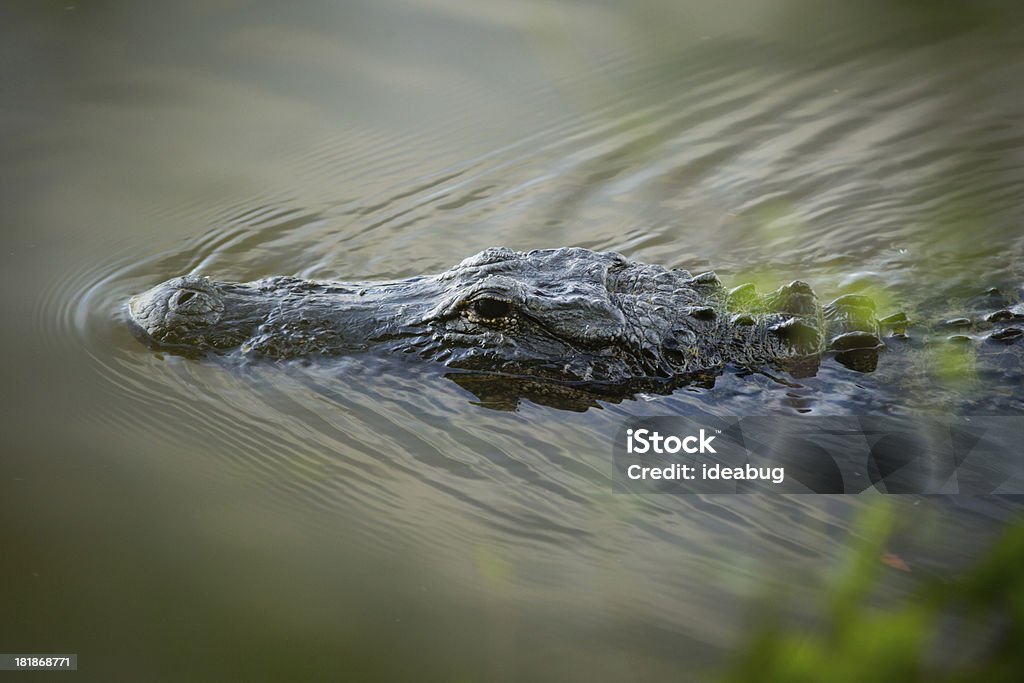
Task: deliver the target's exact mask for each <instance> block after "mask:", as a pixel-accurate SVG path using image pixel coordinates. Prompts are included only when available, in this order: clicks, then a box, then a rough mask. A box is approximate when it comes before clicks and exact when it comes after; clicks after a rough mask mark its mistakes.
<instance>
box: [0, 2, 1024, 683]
mask: <svg viewBox="0 0 1024 683" xmlns="http://www.w3.org/2000/svg"><path fill="white" fill-rule="evenodd" d="M65 4H66V5H67V6H68V7H69V9H65V8H64V7H63V6H62V4H61V3H55V4H52V3H32V4H28V3H26V4H25V5H24V6H22V5H14V6H7V7H5V8H4V9H3V10H0V16H2V17H3V18H4V21H2V22H0V25H3V26H5V27H7V30H5V31H3V35H4V41H3V43H2V44H3V45H4V47H3V48H2V50H3V54H4V55H5V57H6V58H5V59H0V76H2V77H3V82H4V83H5V84H6V85H7V90H6V92H5V94H4V96H3V100H2V107H0V126H2V130H3V132H4V134H5V135H4V137H5V138H6V139H7V140H8V141H9V143H5V154H4V156H3V159H2V160H0V178H2V179H3V182H2V183H0V207H2V208H0V217H2V219H3V222H4V225H5V228H6V232H5V240H4V244H3V247H4V248H3V250H2V253H0V259H2V263H3V267H2V270H0V278H2V279H3V284H4V291H3V294H2V295H0V297H2V298H0V300H2V301H3V306H4V312H5V314H6V316H7V317H8V318H9V319H10V320H13V321H17V322H16V324H12V325H9V326H8V327H7V328H6V329H7V334H6V335H4V336H3V337H2V341H0V345H2V348H3V350H4V351H5V352H6V357H7V358H8V359H9V362H8V363H6V364H5V366H4V370H3V373H4V386H5V387H6V388H7V391H6V393H5V401H4V414H5V422H4V427H5V432H6V435H7V445H6V447H5V454H4V458H3V461H2V465H0V509H2V510H3V513H2V516H0V520H2V524H0V534H2V536H0V542H2V543H3V547H4V550H5V556H6V557H8V558H14V559H13V560H8V561H6V562H4V563H0V578H2V580H3V581H2V585H3V586H4V587H5V588H4V594H3V597H4V600H5V602H6V603H7V604H8V605H12V604H13V610H12V611H8V613H9V614H10V615H11V616H10V617H9V618H7V619H5V620H3V621H2V622H0V643H4V646H3V648H0V649H4V650H5V651H10V652H15V651H19V650H21V651H28V652H32V651H44V650H54V651H56V650H66V651H77V652H78V653H79V654H80V660H81V662H82V664H81V669H80V671H79V675H80V676H85V677H86V678H89V679H92V678H95V679H96V680H110V679H111V677H112V676H114V675H116V674H117V673H120V672H123V671H124V670H125V668H126V666H125V662H126V661H130V662H133V663H134V664H136V665H137V666H139V667H143V666H145V667H148V668H146V669H144V670H146V671H147V673H149V672H151V671H152V669H153V668H154V667H156V668H157V669H158V671H157V672H156V673H154V675H153V676H148V675H147V678H158V676H159V672H164V673H165V676H166V678H167V680H181V679H182V678H187V679H189V680H202V679H204V678H208V679H209V680H223V679H224V678H225V677H238V676H237V674H238V673H239V672H240V671H243V672H247V673H248V674H249V675H250V677H256V676H258V677H277V678H280V677H283V676H284V675H286V674H285V673H284V672H295V671H299V672H302V673H306V674H307V677H314V676H316V675H324V672H331V673H333V672H338V673H341V672H345V673H346V674H348V675H351V673H352V671H357V672H362V673H363V674H364V675H370V674H375V675H378V676H407V677H408V676H412V675H419V676H422V675H423V672H429V674H430V677H448V678H467V679H473V678H513V677H518V678H532V677H537V676H539V675H543V676H545V677H562V678H564V677H571V678H578V677H583V676H591V677H592V676H598V677H600V678H624V677H652V676H656V675H659V674H663V675H669V674H671V675H673V676H674V677H680V676H685V675H686V674H687V673H690V674H692V675H696V674H697V673H699V672H700V671H701V670H702V669H704V668H706V667H710V666H714V665H715V664H716V663H718V662H720V661H721V660H722V658H723V655H724V653H727V652H728V650H729V648H731V647H733V645H734V644H735V642H736V638H737V634H738V633H739V632H740V631H741V629H742V624H743V620H744V616H745V614H746V613H747V609H748V601H749V599H750V598H753V597H756V596H759V595H762V594H764V592H766V591H770V590H771V589H772V587H773V586H774V587H782V586H785V587H788V590H789V591H790V594H791V595H794V596H795V600H794V605H793V610H794V611H799V610H800V606H799V603H800V601H801V600H802V599H803V598H805V597H809V595H808V594H809V593H810V592H812V589H811V588H805V586H810V585H813V584H812V583H810V582H805V581H804V580H803V579H805V578H807V577H810V576H814V575H818V574H820V573H822V572H827V571H828V570H829V568H830V567H831V566H833V564H834V562H835V560H836V558H837V557H838V556H839V555H840V553H841V549H842V545H843V544H844V541H845V539H846V536H847V534H848V533H849V531H848V524H849V520H850V518H851V516H852V514H853V513H854V512H855V511H856V510H857V509H859V508H860V507H862V506H863V503H862V502H861V501H859V500H856V499H852V498H851V499H842V500H839V499H829V498H809V497H794V498H789V499H782V498H775V499H764V500H760V499H757V498H751V497H744V498H743V499H742V500H740V499H737V498H734V497H706V498H696V497H693V498H681V497H669V496H663V497H655V498H657V499H651V498H642V497H627V496H617V495H612V494H611V487H610V482H609V476H610V455H611V447H610V441H611V438H612V437H613V436H614V434H615V433H616V432H617V430H618V429H619V427H620V426H621V424H622V421H623V420H624V419H625V418H626V417H627V416H634V415H638V414H644V415H659V414H690V415H702V414H707V415H737V414H740V415H754V414H792V413H814V414H857V413H905V412H913V411H922V412H938V413H943V412H962V413H978V414H982V413H985V414H989V413H1001V414H1007V413H1008V414H1014V413H1018V412H1020V411H1021V409H1022V407H1024V393H1022V391H1021V389H1020V386H1021V382H1020V379H1021V375H1022V369H1021V365H1020V346H1019V343H1018V344H1016V345H1015V344H992V343H974V342H972V343H969V344H965V345H955V344H952V345H951V344H926V343H925V340H927V339H941V338H942V337H945V336H948V335H949V334H951V332H950V331H948V329H947V328H943V327H941V326H939V325H938V323H940V322H941V321H943V320H948V319H950V318H954V317H958V316H968V317H971V318H976V317H977V316H978V315H980V313H981V312H982V311H991V310H994V309H995V308H998V307H999V306H996V305H994V302H993V301H992V299H991V297H992V296H994V295H992V294H986V293H985V292H986V290H988V289H989V288H993V287H994V288H997V289H998V290H1000V294H999V295H998V296H1005V297H1006V303H1007V304H1012V303H1013V302H1015V301H1018V300H1019V299H1020V297H1021V294H1022V293H1021V288H1022V285H1024V281H1022V274H1021V270H1020V263H1021V256H1022V251H1024V231H1022V230H1021V214H1020V198H1021V197H1022V196H1024V163H1022V161H1024V156H1022V155H1024V137H1022V133H1021V129H1020V126H1019V121H1020V120H1021V116H1022V114H1024V111H1022V106H1024V99H1022V93H1021V92H1020V86H1019V81H1020V79H1019V77H1018V74H1017V70H1018V69H1017V65H1018V64H1019V63H1020V58H1021V55H1022V50H1024V45H1022V44H1021V42H1020V38H1019V36H1020V35H1024V33H1021V32H1020V31H1019V30H1014V29H1017V28H1019V27H1018V26H1016V25H1015V24H1014V22H1013V15H1012V14H1011V13H1009V12H1003V11H1002V10H1001V6H1000V5H999V4H997V3H990V4H983V3H978V4H976V5H973V6H972V7H973V9H972V10H971V11H970V12H968V13H967V14H963V13H962V12H961V11H960V10H959V9H958V10H956V11H954V10H948V11H947V10H942V11H939V10H936V9H935V8H922V7H920V6H919V5H918V3H913V2H892V3H882V2H877V3H867V4H865V5H864V9H855V8H853V6H847V4H846V3H829V4H828V8H827V11H826V10H823V9H822V8H821V7H820V5H818V4H816V5H815V6H814V7H809V6H808V3H802V2H789V3H786V2H780V3H775V4H771V3H756V2H751V3H745V4H744V10H745V11H738V10H735V9H729V10H725V9H718V8H717V5H715V4H712V3H708V4H701V3H692V4H679V3H669V2H658V1H657V0H650V1H648V2H641V3H628V4H621V5H617V4H615V3H598V4H594V5H587V6H582V5H578V4H568V3H530V2H527V3H520V2H516V3H506V2H498V3H485V4H482V5H479V4H473V3H466V2H461V1H460V0H429V1H427V0H423V1H420V2H412V1H410V2H395V3H383V4H382V3H353V4H348V5H346V6H344V7H335V6H334V4H333V3H307V4H305V5H304V6H303V8H302V9H294V8H289V9H287V10H286V9H285V8H284V7H283V6H279V5H278V4H274V3H266V2H261V1H258V0H248V1H247V0H223V1H220V2H215V3H209V2H203V3H199V2H186V3H173V4H172V5H173V6H163V5H158V4H155V3H154V4H152V6H150V7H146V8H142V7H138V6H136V5H129V4H124V3H115V2H105V3H100V2H97V3H90V4H88V5H87V6H86V5H85V4H81V5H80V4H78V3H75V2H68V3H65ZM945 6H946V3H944V4H942V5H941V7H945ZM858 7H859V5H858ZM954 17H955V18H956V21H954V20H953V19H952V18H954ZM495 245H504V246H508V247H512V248H517V249H531V248H544V247H554V246H563V245H577V246H584V247H588V248H592V249H600V250H605V249H610V250H617V251H621V252H623V253H625V254H627V255H629V256H630V257H633V258H636V259H638V260H642V261H646V262H650V263H659V264H662V265H665V266H667V267H684V268H687V269H690V270H692V271H694V272H699V271H702V270H707V269H714V270H716V271H717V272H718V273H719V275H720V276H721V277H722V278H723V280H724V281H725V282H726V283H727V284H739V283H741V282H746V281H753V282H756V283H757V284H758V285H759V286H762V287H763V288H765V289H771V288H774V287H776V286H777V285H779V284H781V283H784V282H788V281H790V280H792V279H794V278H796V277H799V278H800V279H803V280H806V281H808V282H811V283H812V284H813V285H814V286H815V288H816V290H817V292H818V294H819V296H821V297H822V298H827V297H831V296H834V295H838V294H841V293H845V292H861V293H866V294H869V295H870V296H872V297H873V298H875V299H876V300H877V301H878V302H879V306H880V310H881V312H882V313H883V314H886V313H895V312H897V311H902V312H904V313H906V314H907V316H908V317H909V318H910V319H911V321H913V324H912V325H911V327H910V329H909V332H910V337H911V338H910V340H909V341H907V342H906V343H903V342H894V343H892V344H890V347H891V348H890V350H889V351H888V352H887V353H886V354H885V355H884V356H883V357H882V359H881V361H880V363H879V369H878V371H877V372H875V373H872V374H869V375H861V374H858V373H854V372H852V371H849V370H846V369H845V368H843V367H842V366H841V365H839V364H836V363H830V364H827V365H823V368H822V372H820V373H819V374H818V376H816V377H814V378H808V379H801V380H799V381H797V382H792V381H790V382H789V383H788V384H789V385H792V386H789V385H787V384H782V383H780V382H777V381H774V380H773V379H772V378H770V377H768V376H765V375H760V374H753V375H744V374H741V373H737V372H733V371H729V372H726V373H725V374H723V375H722V376H721V377H719V378H718V379H717V381H716V382H715V384H714V387H713V388H709V387H706V386H690V387H685V388H681V389H679V390H678V391H676V392H674V393H673V394H671V395H669V396H654V395H640V396H637V397H636V398H635V399H633V400H628V401H624V402H621V403H610V402H598V403H597V405H596V407H595V408H592V409H590V410H587V411H585V412H580V413H566V412H560V411H556V410H553V409H551V408H549V407H545V406H544V405H540V404H538V403H537V402H533V401H529V400H521V401H517V402H516V403H515V405H517V410H516V411H514V412H508V411H496V410H488V409H486V408H485V407H482V406H480V405H478V403H479V402H481V401H480V399H479V398H477V397H474V394H473V392H472V388H471V387H469V388H467V387H466V385H465V384H462V385H461V386H460V384H457V383H453V382H449V381H446V380H445V379H444V377H443V372H442V371H441V370H440V369H438V368H433V367H428V366H418V365H415V364H412V363H406V362H402V361H400V360H393V359H382V358H374V357H352V358H346V359H341V360H339V361H338V362H337V363H331V364H314V365H302V364H297V363H296V364H277V363H269V362H263V363H261V362H254V363H249V364H244V365H239V364H237V363H229V364H224V363H217V362H208V361H201V362H194V361H189V360H187V359H183V358H176V357H172V356H162V355H158V354H154V353H151V352H150V351H148V350H147V349H145V348H144V347H142V346H141V345H139V344H138V343H137V341H136V340H135V339H134V338H133V337H132V335H131V333H130V332H129V330H128V328H127V326H126V324H125V312H124V309H123V305H124V302H125V301H126V300H127V298H128V296H130V295H131V294H134V293H137V292H139V291H143V290H145V289H147V288H148V287H150V286H152V285H153V284H155V283H157V282H160V281H162V280H165V279H167V278H169V277H172V276H175V275H179V274H182V273H190V272H202V273H207V274H210V275H213V276H216V277H218V278H223V279H227V280H241V281H246V280H252V279H256V278H259V277H264V276H268V275H275V274H284V275H297V276H301V277H315V278H326V279H343V280H363V279H390V278H396V277H408V276H412V275H418V274H423V273H432V272H438V271H440V270H442V269H444V268H447V267H448V266H450V265H452V264H453V263H456V262H458V261H459V260H461V258H463V257H464V256H467V255H469V254H472V253H475V252H476V251H479V250H480V249H483V248H485V247H488V246H495ZM982 327H984V325H982ZM961 331H963V330H961ZM966 332H967V333H968V334H972V335H975V336H978V337H980V336H981V335H982V334H983V332H984V330H982V329H979V328H978V327H973V328H968V329H967V330H966ZM483 402H484V403H487V400H486V398H485V399H484V400H483ZM491 407H495V406H491ZM505 407H513V406H508V405H506V406H505ZM901 506H902V508H903V513H904V514H905V516H907V517H909V518H912V519H914V520H915V521H916V522H917V526H916V529H917V533H916V534H915V535H913V536H912V537H911V536H908V537H907V538H905V539H902V540H898V541H897V542H898V543H901V544H902V545H901V547H900V548H899V549H898V550H899V552H900V555H901V556H902V557H904V558H909V561H910V562H911V564H912V565H913V566H914V567H915V569H917V570H918V571H919V572H920V573H923V574H925V575H928V576H936V575H938V576H941V575H943V574H944V573H948V572H950V571H951V570H952V569H953V568H955V567H958V566H962V565H963V564H964V563H965V562H966V561H967V560H969V559H970V558H971V557H972V556H973V555H974V554H976V553H977V552H978V549H979V548H981V547H983V546H984V545H985V543H986V541H987V539H988V538H990V537H991V535H992V533H994V531H995V529H996V527H997V526H998V521H999V520H1003V519H1006V518H1008V517H1009V516H1011V515H1012V514H1014V508H1013V507H1012V505H1011V504H1010V503H1008V502H1006V501H1002V500H980V499H975V500H967V499H954V500H923V501H915V500H907V501H903V502H902V503H901ZM910 580H911V579H907V578H905V577H903V578H900V579H899V581H895V582H894V584H893V586H892V594H893V595H894V596H897V595H899V594H900V591H902V590H903V589H904V588H905V583H906V581H910ZM801 591H803V593H801ZM182 652H189V653H193V655H194V656H191V657H184V656H183V655H182V654H181V653H182ZM225 652H228V653H231V654H232V655H234V657H235V661H225V660H224V657H223V654H224V653H225ZM243 652H244V653H248V654H246V658H247V659H245V661H239V660H238V658H239V656H240V654H241V653H243ZM397 653H402V655H403V656H399V655H398V654H397ZM126 658H127V659H126ZM297 662H298V663H297ZM267 672H282V673H281V674H280V675H277V674H276V673H274V674H269V673H267ZM300 675H301V674H300ZM334 677H337V676H334Z"/></svg>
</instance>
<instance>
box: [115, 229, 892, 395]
mask: <svg viewBox="0 0 1024 683" xmlns="http://www.w3.org/2000/svg"><path fill="white" fill-rule="evenodd" d="M129 311H130V315H131V318H132V320H133V321H134V323H135V324H136V325H137V326H138V328H140V329H141V330H142V331H143V332H144V333H145V336H146V339H147V341H148V342H149V343H151V344H152V345H154V346H156V347H158V348H164V349H167V350H171V351H176V352H178V353H185V354H189V353H191V354H204V353H240V354H252V355H260V356H266V357H270V358H297V357H304V356H313V355H320V356H330V355H337V354H350V353H357V352H362V351H369V350H374V351H380V352H390V353H397V354H413V355H415V356H417V357H419V358H423V359H426V360H430V361H436V362H439V363H443V364H445V365H446V366H448V367H450V368H458V369H461V370H466V371H474V372H478V373H480V372H482V373H487V374H490V375H502V376H508V377H518V378H529V379H531V380H543V381H546V382H551V381H552V380H553V381H555V382H563V383H576V384H595V385H604V386H613V385H620V386H621V385H624V384H630V383H636V382H654V381H666V380H668V381H675V382H679V381H687V379H688V378H695V377H700V376H709V375H710V376H713V375H715V374H717V373H718V372H720V371H721V370H722V368H723V367H724V366H726V365H728V364H735V365H738V366H743V367H761V366H765V365H774V366H778V367H781V368H782V369H784V370H786V371H788V372H790V373H791V374H792V375H794V376H797V377H799V376H806V375H810V374H813V373H814V372H815V371H816V370H817V368H818V365H819V362H820V360H821V358H822V357H823V355H824V354H826V353H827V352H834V353H835V355H836V357H837V359H838V360H839V361H840V362H842V363H843V364H844V365H847V366H849V367H852V368H854V369H857V370H862V371H867V370H872V369H874V366H875V362H876V360H877V352H878V350H879V349H880V348H881V347H882V342H881V340H880V337H879V323H878V321H877V319H876V317H875V309H874V304H873V303H872V302H871V300H870V299H868V298H866V297H863V296H856V295H848V296H844V297H841V298H839V299H837V300H835V301H833V302H832V303H830V304H828V305H825V306H822V305H820V304H819V303H818V300H817V298H816V297H815V295H814V292H813V291H812V290H811V288H810V287H809V286H808V285H807V284H805V283H803V282H800V281H795V282H792V283H790V284H788V285H785V286H784V287H781V288H779V289H778V290H776V291H774V292H771V293H768V294H759V293H758V292H757V291H756V290H755V289H754V287H753V285H742V286H740V287H736V288H734V289H731V290H727V289H726V288H725V287H723V285H722V283H721V282H720V281H719V279H718V277H717V276H716V275H715V274H714V273H711V272H708V273H701V274H697V275H694V274H691V273H689V272H687V271H686V270H679V269H673V270H669V269H666V268H663V267H661V266H656V265H648V264H643V263H637V262H634V261H630V260H628V259H627V258H625V257H623V256H622V255H620V254H617V253H611V252H605V253H599V252H593V251H589V250H587V249H580V248H562V249H547V250H538V251H531V252H528V253H524V252H517V251H512V250H510V249H504V248H493V249H487V250H485V251H483V252H481V253H479V254H477V255H475V256H472V257H470V258H468V259H466V260H464V261H463V262H462V263H460V264H459V265H457V266H455V267H454V268H451V269H450V270H447V271H445V272H443V273H440V274H438V275H433V276H424V277H414V278H410V279H407V280H399V281H394V282H379V283H352V284H350V283H342V282H322V281H312V280H303V279H298V278H290V277H273V278H268V279H265V280H259V281H256V282H250V283H230V282H218V281H216V280H211V279H208V278H206V277H203V276H198V275H188V276H184V277H177V278H174V279H172V280H168V281H167V282H164V283H163V284H161V285H158V286H156V287H154V288H153V289H151V290H149V291H148V292H145V293H144V294H141V295H139V296H136V297H134V298H133V299H132V300H131V302H130V303H129Z"/></svg>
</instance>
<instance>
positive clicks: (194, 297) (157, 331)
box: [128, 275, 224, 344]
mask: <svg viewBox="0 0 1024 683" xmlns="http://www.w3.org/2000/svg"><path fill="white" fill-rule="evenodd" d="M128 312H129V314H130V315H131V319H132V321H133V322H134V323H135V324H136V325H137V326H138V327H139V328H141V329H142V331H144V332H145V333H146V334H148V335H149V336H150V337H152V338H153V340H154V341H157V342H160V343H164V344H175V343H183V342H184V341H185V337H184V336H183V335H186V334H187V335H188V340H189V341H191V340H194V339H195V336H196V335H195V333H196V331H199V330H201V329H202V328H204V327H209V326H211V325H214V324H215V323H217V322H218V321H219V320H220V318H221V315H222V314H223V313H224V300H223V297H222V296H221V294H220V293H219V292H218V291H217V289H216V288H215V287H214V285H213V284H212V283H211V282H210V281H209V280H208V279H207V278H205V277H202V276H199V275H186V276H185V277H176V278H174V279H171V280H168V281H167V282H164V283H162V284H159V285H157V286H156V287H154V288H152V289H150V290H149V291H148V292H144V293H142V294H139V295H138V296H135V297H132V299H131V301H129V302H128Z"/></svg>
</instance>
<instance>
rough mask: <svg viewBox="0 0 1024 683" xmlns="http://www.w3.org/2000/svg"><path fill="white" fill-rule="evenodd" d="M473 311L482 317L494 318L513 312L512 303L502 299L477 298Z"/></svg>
mask: <svg viewBox="0 0 1024 683" xmlns="http://www.w3.org/2000/svg"><path fill="white" fill-rule="evenodd" d="M473 311H474V312H475V313H476V314H477V315H478V316H480V317H481V318H487V319H490V320H494V319H497V318H504V317H505V316H507V315H508V314H509V313H511V312H512V304H510V303H509V302H507V301H502V300H501V299H477V300H476V301H474V302H473Z"/></svg>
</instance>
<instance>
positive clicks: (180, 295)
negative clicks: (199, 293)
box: [175, 291, 196, 306]
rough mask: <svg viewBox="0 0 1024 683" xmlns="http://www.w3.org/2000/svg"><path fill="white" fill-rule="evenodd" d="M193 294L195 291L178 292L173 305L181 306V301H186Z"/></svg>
mask: <svg viewBox="0 0 1024 683" xmlns="http://www.w3.org/2000/svg"><path fill="white" fill-rule="evenodd" d="M195 295H196V293H195V292H188V291H185V292H178V298H177V301H176V302H175V305H177V306H181V305H182V304H183V303H185V302H187V301H188V300H189V299H191V298H192V297H194V296H195Z"/></svg>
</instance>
